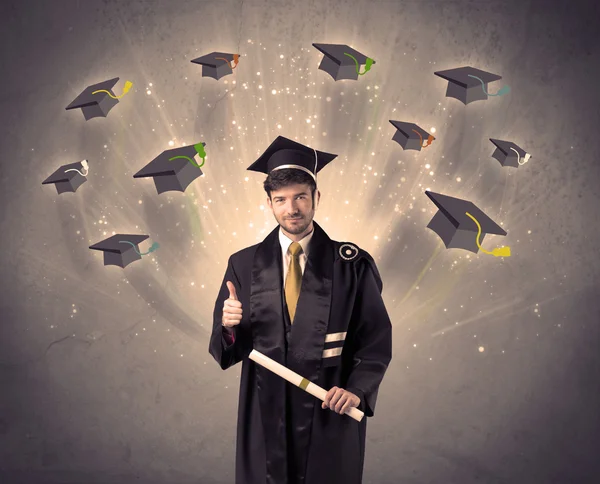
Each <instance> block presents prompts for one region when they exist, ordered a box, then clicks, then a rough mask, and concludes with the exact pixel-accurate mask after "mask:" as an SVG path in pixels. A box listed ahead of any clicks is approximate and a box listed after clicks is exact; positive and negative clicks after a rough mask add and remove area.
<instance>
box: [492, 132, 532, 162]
mask: <svg viewBox="0 0 600 484" xmlns="http://www.w3.org/2000/svg"><path fill="white" fill-rule="evenodd" d="M490 141H491V142H492V143H494V144H495V145H496V151H494V153H493V154H492V157H493V158H496V159H497V160H498V161H499V162H500V164H501V165H502V166H512V167H514V168H518V167H519V165H524V164H525V163H527V162H528V161H529V158H531V155H530V154H529V153H527V152H526V151H525V150H524V149H523V148H519V147H518V146H517V145H516V144H514V143H513V142H512V141H502V140H499V139H493V138H490Z"/></svg>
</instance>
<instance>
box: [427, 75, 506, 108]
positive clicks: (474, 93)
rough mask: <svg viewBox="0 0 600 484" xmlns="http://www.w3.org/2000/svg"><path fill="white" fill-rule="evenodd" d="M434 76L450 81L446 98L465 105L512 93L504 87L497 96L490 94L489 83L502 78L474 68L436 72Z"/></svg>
mask: <svg viewBox="0 0 600 484" xmlns="http://www.w3.org/2000/svg"><path fill="white" fill-rule="evenodd" d="M434 74H435V75H436V76H438V77H441V78H442V79H446V80H447V81H448V89H447V90H446V97H453V98H455V99H458V100H459V101H461V102H463V103H464V104H465V105H466V104H469V103H472V102H473V101H484V100H486V99H487V98H488V96H502V95H503V94H508V93H509V92H510V87H508V86H504V87H503V88H502V89H500V90H499V91H498V92H497V93H496V94H490V93H489V92H488V90H487V85H488V83H489V82H493V81H497V80H499V79H502V77H501V76H498V75H496V74H491V73H489V72H485V71H482V70H479V69H475V68H474V67H459V68H457V69H448V70H446V71H438V72H434Z"/></svg>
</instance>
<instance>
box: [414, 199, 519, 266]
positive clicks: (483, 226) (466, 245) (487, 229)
mask: <svg viewBox="0 0 600 484" xmlns="http://www.w3.org/2000/svg"><path fill="white" fill-rule="evenodd" d="M425 194H426V195H427V196H428V197H429V198H430V200H431V201H432V202H433V203H435V205H436V206H437V207H438V209H439V210H438V211H437V213H436V214H435V215H434V216H433V218H432V219H431V221H430V222H429V225H427V228H428V229H431V230H433V231H434V232H435V233H436V234H438V235H439V236H440V238H441V239H442V240H443V241H444V244H445V246H446V248H447V249H465V250H469V251H471V252H474V253H475V254H477V251H478V249H480V250H481V252H483V253H484V254H491V255H493V256H495V257H509V256H510V247H499V248H496V249H494V250H492V251H491V252H490V251H487V250H485V249H484V248H483V247H481V241H482V240H483V238H484V237H485V236H486V234H496V235H506V232H505V231H504V230H503V229H502V227H500V226H499V225H497V224H496V222H494V221H493V220H492V219H491V218H489V217H488V216H487V215H486V214H485V213H483V212H482V211H481V210H480V209H479V208H477V207H476V206H475V204H474V203H473V202H468V201H466V200H461V199H460V198H454V197H449V196H448V195H441V194H440V193H434V192H431V191H429V190H426V191H425Z"/></svg>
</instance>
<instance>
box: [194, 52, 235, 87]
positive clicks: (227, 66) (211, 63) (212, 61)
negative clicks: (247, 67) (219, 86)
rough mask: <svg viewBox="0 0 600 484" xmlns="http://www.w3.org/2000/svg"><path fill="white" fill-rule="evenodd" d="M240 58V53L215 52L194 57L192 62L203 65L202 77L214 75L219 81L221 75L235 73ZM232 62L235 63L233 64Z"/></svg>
mask: <svg viewBox="0 0 600 484" xmlns="http://www.w3.org/2000/svg"><path fill="white" fill-rule="evenodd" d="M239 58H240V55H239V54H225V53H223V52H213V53H211V54H207V55H203V56H202V57H198V58H197V59H193V60H192V62H193V63H194V64H200V65H202V77H212V78H213V79H216V80H217V81H218V80H219V79H221V77H224V76H227V75H229V74H232V73H233V69H235V68H236V66H237V64H238V60H239ZM232 62H233V65H232V64H231V63H232Z"/></svg>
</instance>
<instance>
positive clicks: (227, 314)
mask: <svg viewBox="0 0 600 484" xmlns="http://www.w3.org/2000/svg"><path fill="white" fill-rule="evenodd" d="M227 289H229V298H227V299H225V303H224V304H223V320H222V324H223V326H225V327H226V328H233V327H234V326H237V325H238V324H240V322H241V321H242V303H241V302H240V301H239V300H238V297H237V293H236V292H235V286H234V285H233V283H232V282H231V281H227Z"/></svg>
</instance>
